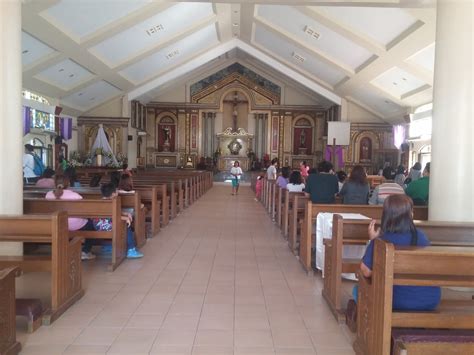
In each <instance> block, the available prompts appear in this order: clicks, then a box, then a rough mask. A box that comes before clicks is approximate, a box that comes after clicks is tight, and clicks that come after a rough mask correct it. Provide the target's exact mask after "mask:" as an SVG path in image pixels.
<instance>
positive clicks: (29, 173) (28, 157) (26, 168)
mask: <svg viewBox="0 0 474 355" xmlns="http://www.w3.org/2000/svg"><path fill="white" fill-rule="evenodd" d="M33 152H34V148H33V146H32V145H31V144H25V154H23V177H24V179H25V180H24V181H25V182H27V183H28V182H36V180H37V179H38V176H36V174H35V172H34V169H35V159H34V158H33V154H34V153H33Z"/></svg>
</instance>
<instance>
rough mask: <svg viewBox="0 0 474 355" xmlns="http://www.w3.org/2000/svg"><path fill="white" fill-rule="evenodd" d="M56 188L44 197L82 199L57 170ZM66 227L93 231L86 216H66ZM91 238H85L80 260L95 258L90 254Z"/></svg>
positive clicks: (67, 179)
mask: <svg viewBox="0 0 474 355" xmlns="http://www.w3.org/2000/svg"><path fill="white" fill-rule="evenodd" d="M55 183H56V189H55V190H54V191H49V192H48V193H47V194H46V196H45V198H46V199H47V200H56V199H60V200H82V196H81V195H79V194H78V193H77V192H74V191H72V190H69V186H70V181H69V177H68V176H67V175H63V174H62V173H61V171H59V172H58V173H57V174H56V176H55ZM68 229H69V230H70V231H78V230H81V231H93V230H94V226H93V224H92V221H91V220H90V219H87V218H75V217H69V218H68ZM91 250H92V240H91V239H86V240H85V241H84V244H83V246H82V253H81V260H91V259H95V255H94V254H92V252H91Z"/></svg>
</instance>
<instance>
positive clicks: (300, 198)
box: [288, 192, 308, 255]
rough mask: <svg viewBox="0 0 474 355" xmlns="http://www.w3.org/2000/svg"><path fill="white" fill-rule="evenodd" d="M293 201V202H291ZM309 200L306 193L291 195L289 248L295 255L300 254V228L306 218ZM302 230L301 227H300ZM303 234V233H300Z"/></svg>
mask: <svg viewBox="0 0 474 355" xmlns="http://www.w3.org/2000/svg"><path fill="white" fill-rule="evenodd" d="M291 200H292V201H291ZM307 201H308V198H307V197H306V196H305V194H304V192H291V193H290V210H289V211H288V213H289V225H288V247H289V248H290V249H291V252H292V253H293V254H295V255H296V254H298V251H297V246H298V226H299V225H300V223H299V222H300V221H301V219H302V218H303V217H304V209H305V206H306V202H307ZM300 228H301V227H300ZM300 234H301V233H300Z"/></svg>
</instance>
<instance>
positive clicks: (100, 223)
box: [93, 182, 143, 259]
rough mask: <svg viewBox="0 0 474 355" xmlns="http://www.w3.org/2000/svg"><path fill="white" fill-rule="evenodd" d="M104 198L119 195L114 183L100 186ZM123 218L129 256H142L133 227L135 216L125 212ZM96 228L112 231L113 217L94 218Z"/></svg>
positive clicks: (134, 257)
mask: <svg viewBox="0 0 474 355" xmlns="http://www.w3.org/2000/svg"><path fill="white" fill-rule="evenodd" d="M100 192H101V193H102V198H103V199H106V200H108V199H112V198H114V197H116V196H117V195H118V192H117V188H116V186H115V185H114V184H113V183H111V182H110V183H108V184H104V185H102V186H101V187H100ZM122 220H123V221H125V222H126V223H127V258H129V259H137V258H142V257H143V253H141V252H139V251H138V250H137V249H136V246H137V244H136V242H135V237H134V235H133V231H132V229H131V224H132V220H133V217H132V215H131V214H130V213H127V212H123V213H122ZM93 225H94V229H95V230H97V231H110V230H112V219H111V218H93Z"/></svg>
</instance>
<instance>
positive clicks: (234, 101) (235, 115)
mask: <svg viewBox="0 0 474 355" xmlns="http://www.w3.org/2000/svg"><path fill="white" fill-rule="evenodd" d="M224 102H227V103H231V104H232V132H237V129H238V128H239V127H237V118H238V113H239V112H238V109H237V106H238V105H239V104H243V103H247V101H246V100H242V101H241V100H239V93H238V92H237V91H234V95H233V98H232V100H224Z"/></svg>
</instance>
